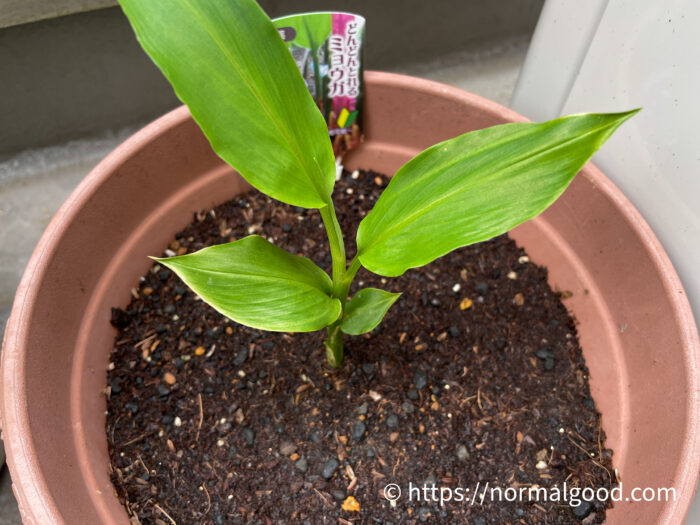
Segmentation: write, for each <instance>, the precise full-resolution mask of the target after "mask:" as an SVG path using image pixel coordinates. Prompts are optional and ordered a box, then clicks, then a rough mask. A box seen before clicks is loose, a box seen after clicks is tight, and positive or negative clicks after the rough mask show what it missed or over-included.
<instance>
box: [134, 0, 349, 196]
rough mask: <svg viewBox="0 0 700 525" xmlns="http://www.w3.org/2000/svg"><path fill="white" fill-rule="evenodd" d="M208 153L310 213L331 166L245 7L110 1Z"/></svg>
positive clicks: (283, 56) (268, 29)
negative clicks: (123, 16) (202, 137)
mask: <svg viewBox="0 0 700 525" xmlns="http://www.w3.org/2000/svg"><path fill="white" fill-rule="evenodd" d="M120 3H121V5H122V8H123V9H124V12H125V13H126V15H127V17H128V18H129V21H130V22H131V24H132V26H133V27H134V31H135V32H136V36H137V37H138V39H139V42H140V43H141V45H142V46H143V48H144V49H145V50H146V52H147V53H148V54H149V55H150V57H151V58H152V59H153V61H154V62H155V63H156V65H157V66H158V67H159V68H160V69H161V70H162V71H163V74H164V75H165V76H166V78H167V79H168V80H169V81H170V83H171V84H172V86H173V88H174V89H175V93H176V94H177V96H178V97H179V98H180V99H181V100H182V101H183V102H184V103H185V104H187V105H188V106H189V108H190V112H191V113H192V117H193V118H194V119H195V120H196V121H197V123H198V124H199V126H200V127H201V128H202V130H203V131H204V134H205V135H206V136H207V138H208V139H209V142H210V143H211V145H212V147H213V148H214V151H216V153H217V154H218V155H219V156H220V157H221V158H222V159H224V160H225V161H226V162H228V163H229V164H230V165H231V166H233V167H234V168H235V169H236V170H237V171H238V172H239V173H240V174H241V175H242V176H243V177H245V179H246V180H247V181H248V182H250V183H251V184H252V185H253V186H255V187H256V188H258V189H259V190H260V191H262V192H264V193H267V194H268V195H270V196H272V197H274V198H275V199H279V200H281V201H283V202H286V203H289V204H293V205H296V206H303V207H306V208H320V207H323V206H325V205H326V204H328V202H330V195H331V191H332V189H333V184H334V183H335V160H334V157H333V149H332V147H331V143H330V140H329V138H328V128H327V126H326V123H325V121H324V120H323V116H322V115H321V113H320V112H319V110H318V108H317V107H316V104H315V103H314V101H313V99H312V98H311V96H310V95H309V92H308V90H307V89H306V85H305V84H304V80H303V79H302V77H301V74H300V73H299V70H298V69H297V66H296V64H295V63H294V60H293V58H292V56H291V54H290V53H289V51H288V50H287V48H286V46H285V45H284V43H283V42H282V39H281V38H280V36H279V34H278V32H277V30H276V29H275V26H274V25H273V24H272V22H271V21H270V19H269V18H268V17H267V15H265V13H264V12H263V11H262V9H260V7H259V6H258V5H257V4H256V3H255V2H254V1H253V0H207V1H205V2H197V1H195V0H148V1H144V0H120Z"/></svg>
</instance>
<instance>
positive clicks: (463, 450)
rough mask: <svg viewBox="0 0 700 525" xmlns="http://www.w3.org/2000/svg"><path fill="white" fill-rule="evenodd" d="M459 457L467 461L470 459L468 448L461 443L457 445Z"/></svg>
mask: <svg viewBox="0 0 700 525" xmlns="http://www.w3.org/2000/svg"><path fill="white" fill-rule="evenodd" d="M457 458H458V459H459V460H460V461H466V460H467V459H469V451H468V450H467V447H466V446H464V445H460V446H458V447H457Z"/></svg>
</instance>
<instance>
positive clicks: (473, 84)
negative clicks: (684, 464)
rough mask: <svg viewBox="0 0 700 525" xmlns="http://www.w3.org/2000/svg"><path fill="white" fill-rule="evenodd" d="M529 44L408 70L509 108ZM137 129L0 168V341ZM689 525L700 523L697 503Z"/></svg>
mask: <svg viewBox="0 0 700 525" xmlns="http://www.w3.org/2000/svg"><path fill="white" fill-rule="evenodd" d="M526 49H527V42H525V41H522V40H514V41H510V42H506V43H504V44H502V45H501V46H500V47H498V48H489V49H484V50H482V51H481V52H471V53H468V54H459V55H453V56H447V57H444V58H442V59H440V60H439V61H433V62H430V63H427V64H416V65H413V66H411V67H408V68H403V69H402V70H401V71H399V72H402V73H408V74H412V75H416V76H420V77H424V78H428V79H431V80H436V81H439V82H444V83H446V84H450V85H453V86H456V87H459V88H461V89H465V90H468V91H471V92H474V93H477V94H479V95H482V96H485V97H488V98H490V99H492V100H496V101H498V102H500V103H502V104H505V105H508V103H509V102H510V98H511V95H512V93H513V89H514V87H515V83H516V80H517V76H518V72H519V70H520V67H521V66H522V63H523V60H524V58H525V53H526ZM133 131H134V129H123V130H120V131H119V132H112V133H106V134H104V135H101V136H98V137H91V138H87V139H83V140H80V141H75V142H71V143H68V144H63V145H59V146H55V147H51V148H45V149H42V150H34V151H27V152H24V153H21V154H20V155H18V156H16V157H14V158H12V159H10V160H9V161H7V162H4V163H2V164H0V247H2V251H0V336H1V335H2V333H3V331H4V327H5V322H6V320H7V317H8V315H9V311H10V307H11V304H12V297H13V295H14V291H15V289H16V287H17V284H18V282H19V279H20V277H21V275H22V271H23V270H24V267H25V265H26V263H27V261H28V259H29V256H30V255H31V252H32V250H33V248H34V245H35V244H36V242H37V241H38V239H39V237H40V235H41V233H42V231H43V230H44V228H45V227H46V225H47V224H48V223H49V221H50V219H51V217H52V216H53V214H54V213H55V212H56V210H57V209H58V208H59V206H60V205H61V204H62V203H63V201H64V200H65V199H66V197H67V196H68V195H69V194H70V192H71V191H72V190H73V188H75V186H76V185H77V184H78V183H79V182H80V180H82V178H83V177H84V176H85V175H86V174H87V173H88V172H89V171H90V170H91V169H92V167H93V166H94V165H95V164H97V163H98V162H99V161H100V160H101V159H102V158H103V157H104V156H105V155H106V154H107V153H109V151H111V150H112V149H113V148H114V147H115V146H117V145H118V144H119V143H120V142H122V141H123V140H124V138H126V137H127V136H128V135H130V134H131V133H132V132H133ZM10 484H11V482H10V479H9V474H8V472H7V469H6V468H3V469H2V471H0V525H19V524H20V523H21V520H20V517H19V512H18V510H17V507H16V505H15V503H14V498H13V496H12V492H11V487H10ZM687 523H689V524H700V503H699V502H697V501H696V503H695V505H694V507H693V509H692V510H691V515H690V516H689V519H688V522H687Z"/></svg>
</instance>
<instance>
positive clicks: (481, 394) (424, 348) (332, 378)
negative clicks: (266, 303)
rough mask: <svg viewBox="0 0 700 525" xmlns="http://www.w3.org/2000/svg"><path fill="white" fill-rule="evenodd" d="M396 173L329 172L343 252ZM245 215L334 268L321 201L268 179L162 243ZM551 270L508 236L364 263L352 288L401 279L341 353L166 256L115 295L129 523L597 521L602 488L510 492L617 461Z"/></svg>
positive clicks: (225, 229)
mask: <svg viewBox="0 0 700 525" xmlns="http://www.w3.org/2000/svg"><path fill="white" fill-rule="evenodd" d="M386 183H387V179H385V178H384V177H382V176H380V175H377V174H375V173H372V172H368V173H358V172H355V173H353V174H352V175H351V174H349V173H346V174H345V175H344V177H343V179H342V180H341V181H340V182H339V183H337V184H336V189H335V195H334V197H335V199H336V206H337V209H338V216H339V219H340V223H341V224H342V225H343V227H344V230H345V236H346V240H347V242H348V244H349V245H350V247H349V256H351V255H353V253H354V251H355V247H354V232H355V231H356V228H357V226H358V224H359V221H360V220H361V219H362V217H363V216H364V215H365V214H366V213H367V212H368V211H369V210H370V209H371V207H372V205H373V203H374V202H375V201H376V199H377V198H378V196H379V194H380V192H381V190H382V188H383V187H385V185H386ZM251 233H259V234H262V235H264V236H265V237H267V238H270V239H271V240H273V241H274V242H275V244H277V245H278V246H281V247H283V248H285V249H287V250H289V251H291V252H292V253H297V254H303V255H306V256H308V257H310V258H311V259H313V260H314V261H315V262H316V263H317V264H319V265H320V266H322V267H324V268H325V269H327V270H330V256H329V255H328V247H327V239H326V236H325V231H324V229H323V228H322V222H321V218H320V215H319V213H318V212H317V211H315V210H303V209H301V208H294V207H291V206H286V205H282V204H280V203H279V202H277V201H272V200H271V199H269V198H267V197H266V196H264V195H261V194H259V193H257V192H254V193H250V194H247V195H244V196H241V197H238V198H236V199H234V200H232V201H230V202H227V203H225V204H223V205H221V206H219V207H217V208H215V209H214V210H204V211H201V212H198V213H196V214H195V216H194V220H193V222H192V224H191V225H190V226H188V227H187V228H186V229H185V230H184V231H183V232H181V233H180V234H178V235H177V236H176V239H175V240H173V242H172V244H171V245H170V247H169V249H168V251H167V252H166V254H167V255H173V254H174V253H178V254H182V253H189V252H193V251H195V250H198V249H200V248H203V247H205V246H209V245H212V244H218V243H223V242H229V241H232V240H235V239H238V238H241V237H244V236H246V235H249V234H251ZM416 249H420V247H416ZM546 279H547V271H546V269H545V268H542V267H539V266H536V265H535V264H533V263H532V262H530V261H529V259H528V257H527V255H526V254H525V252H524V251H523V250H522V249H521V248H519V247H517V246H516V245H515V243H514V242H513V241H512V240H510V239H509V238H508V237H507V236H501V237H498V238H496V239H494V240H491V241H489V242H485V243H481V244H478V245H475V246H471V247H467V248H464V249H461V250H458V251H456V252H453V253H452V254H450V255H447V256H445V257H443V258H441V259H439V260H438V261H436V262H435V263H433V264H431V265H428V266H427V267H424V268H420V269H416V270H412V271H409V272H407V273H406V274H405V275H404V276H402V277H400V278H396V279H383V278H381V277H378V276H375V275H372V274H370V273H369V272H367V271H365V270H360V272H359V274H358V277H357V278H356V280H355V285H354V289H355V290H357V289H359V287H366V286H374V287H379V288H383V289H386V290H389V291H401V292H403V295H402V296H401V297H400V299H399V300H398V301H397V302H396V304H394V306H393V307H392V308H391V310H390V311H389V313H388V314H387V316H386V318H385V320H384V322H383V323H382V324H381V325H380V326H379V327H378V328H377V329H375V330H374V331H373V332H372V333H370V334H366V335H364V336H358V337H349V336H346V342H345V346H346V352H347V356H346V360H345V364H344V366H343V367H342V368H340V369H338V370H331V369H329V368H328V367H327V365H326V362H325V358H324V347H323V338H324V334H323V333H321V332H317V333H309V334H288V333H270V332H262V331H259V330H254V329H250V328H247V327H244V326H241V325H238V324H236V323H235V322H233V321H229V320H227V319H225V318H224V317H222V316H221V315H219V314H218V313H217V312H215V311H214V310H213V309H212V308H210V307H209V306H208V305H206V304H204V303H203V302H202V301H200V300H198V299H197V298H196V296H195V295H194V294H193V293H192V292H191V291H189V290H188V289H187V288H186V287H185V286H184V285H183V284H182V282H181V281H180V280H179V279H178V278H177V277H176V276H175V275H174V274H172V273H171V272H170V271H169V270H166V269H164V268H162V267H159V266H158V265H155V266H154V267H153V268H152V270H151V271H150V272H149V273H148V275H146V276H145V277H144V278H142V280H141V283H140V284H139V285H138V287H137V288H135V289H134V290H133V291H132V294H133V296H134V298H133V300H132V301H131V303H130V304H129V306H128V307H127V308H126V309H125V310H119V309H115V310H114V312H113V318H112V322H113V324H115V325H116V326H117V327H118V328H119V334H118V336H117V337H116V342H115V347H114V351H113V354H112V357H111V364H110V367H109V371H108V374H107V385H108V386H107V388H106V394H107V399H108V403H107V405H108V414H107V426H106V431H107V437H108V442H109V453H110V456H111V461H112V469H113V470H112V480H113V482H114V486H115V489H116V493H117V495H118V497H119V499H120V500H121V501H122V502H123V504H124V505H125V507H126V508H127V510H128V512H129V515H130V516H131V517H132V523H134V524H138V523H140V524H143V525H146V524H158V525H163V524H165V525H168V524H173V523H176V524H178V525H189V524H199V523H207V524H210V523H213V524H217V525H220V524H224V523H226V524H229V523H231V524H238V523H251V524H252V523H255V524H258V523H260V524H265V525H269V524H273V523H275V524H292V523H302V524H312V525H316V524H323V523H329V524H331V523H332V524H337V523H343V524H348V523H358V524H359V523H362V524H365V523H366V524H387V525H388V524H400V523H406V524H412V523H423V522H428V523H466V524H473V525H484V524H487V523H499V524H504V523H510V524H515V523H537V524H546V523H580V522H582V523H584V524H586V525H588V524H592V523H602V522H603V521H604V519H605V507H606V504H605V503H599V502H593V503H587V502H584V503H581V504H580V505H577V506H571V505H569V504H568V503H567V502H565V501H563V497H560V498H559V501H551V499H552V498H554V499H556V496H551V494H552V493H554V492H550V500H549V501H548V500H546V499H545V498H544V497H543V496H540V500H539V501H536V500H535V501H527V498H525V501H515V502H507V501H505V500H506V498H507V497H510V498H511V499H512V497H513V495H514V494H515V492H514V490H519V489H520V488H523V490H527V489H528V488H529V487H535V488H536V487H545V488H551V487H559V489H562V488H563V486H564V482H566V484H567V487H568V488H571V487H578V488H584V487H592V488H594V489H596V488H599V487H606V488H610V487H611V479H612V477H613V476H614V472H613V470H612V466H611V455H612V452H611V451H609V450H606V449H605V436H604V434H603V432H602V430H601V428H600V416H599V414H598V413H597V412H596V409H595V404H594V401H593V400H592V399H591V397H590V392H589V386H588V376H587V373H588V370H587V368H586V365H585V363H584V360H583V357H582V355H581V349H580V347H579V343H578V340H577V334H576V328H575V321H574V320H573V319H572V317H571V316H570V315H569V314H568V313H567V309H566V306H565V304H564V303H562V299H564V297H562V294H558V293H555V292H554V291H552V290H551V289H550V287H549V286H548V284H547V280H546ZM351 293H352V292H351ZM390 483H394V484H396V485H398V486H399V488H400V489H401V490H402V494H401V496H400V497H399V498H398V500H396V501H395V503H393V504H392V503H391V502H390V501H389V499H387V497H390V498H396V492H395V491H394V489H388V490H387V491H386V492H385V490H384V488H385V487H386V486H387V485H388V484H390ZM486 483H488V486H486V485H485V484H486ZM433 486H434V487H436V488H435V490H433V489H432V487H433ZM509 488H510V489H511V492H506V489H509ZM447 489H451V490H452V500H451V501H443V504H442V505H441V504H440V496H441V495H442V496H443V500H444V499H447V497H448V496H449V492H448V490H447ZM458 489H462V490H461V491H460V490H458ZM498 489H500V491H501V492H500V493H501V494H502V495H503V496H502V498H501V499H502V500H503V501H500V500H499V497H498V494H499V492H498ZM460 494H461V497H460ZM460 500H461V501H460Z"/></svg>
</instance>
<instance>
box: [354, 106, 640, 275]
mask: <svg viewBox="0 0 700 525" xmlns="http://www.w3.org/2000/svg"><path fill="white" fill-rule="evenodd" d="M637 111H639V110H633V111H628V112H625V113H612V114H581V115H571V116H568V117H563V118H559V119H556V120H551V121H549V122H544V123H541V124H535V123H515V124H504V125H500V126H494V127H491V128H487V129H483V130H478V131H473V132H470V133H466V134H464V135H461V136H459V137H456V138H453V139H451V140H447V141H445V142H441V143H439V144H436V145H435V146H432V147H430V148H428V149H427V150H425V151H423V152H422V153H421V154H419V155H418V156H416V157H415V158H413V159H412V160H411V161H409V162H408V163H406V164H405V165H404V166H403V167H401V168H400V169H399V171H398V172H397V173H396V175H395V176H394V177H393V178H392V180H391V182H390V183H389V185H388V186H387V188H386V189H385V190H384V192H383V193H382V195H381V196H380V198H379V199H378V200H377V203H376V204H375V206H374V209H373V210H372V211H371V212H370V213H369V214H368V215H367V216H366V217H365V218H364V219H363V221H362V222H361V223H360V227H359V229H358V232H357V246H358V257H359V259H360V262H361V263H362V265H363V266H364V267H365V268H367V269H368V270H370V271H372V272H374V273H377V274H379V275H384V276H388V277H393V276H397V275H401V274H402V273H404V272H405V271H406V270H408V269H409V268H415V267H418V266H423V265H425V264H428V263H429V262H431V261H433V260H435V259H436V258H438V257H440V256H442V255H445V254H446V253H449V252H450V251H452V250H454V249H456V248H459V247H462V246H466V245H468V244H473V243H476V242H479V241H484V240H487V239H490V238H492V237H495V236H496V235H500V234H502V233H504V232H507V231H508V230H510V229H512V228H514V227H515V226H517V225H518V224H520V223H522V222H525V221H526V220H528V219H531V218H533V217H535V216H536V215H538V214H539V213H541V212H542V211H544V210H545V209H546V208H547V207H548V206H549V205H550V204H552V203H553V202H554V201H555V200H556V199H557V197H559V195H561V193H562V192H563V191H564V190H565V189H566V187H567V186H568V184H569V183H570V182H571V180H572V179H573V178H574V176H575V175H576V173H577V172H578V171H579V170H580V169H581V168H582V167H583V165H584V164H585V163H586V161H588V159H589V158H590V157H591V156H592V155H593V153H594V152H595V151H596V150H597V149H598V148H599V147H600V146H601V145H602V144H603V143H604V142H605V141H606V140H607V139H608V137H610V135H611V134H612V133H613V132H614V131H615V129H617V127H618V126H619V125H620V124H622V123H623V122H624V121H625V120H627V119H628V118H630V117H631V116H632V115H634V114H635V113H636V112H637Z"/></svg>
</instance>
